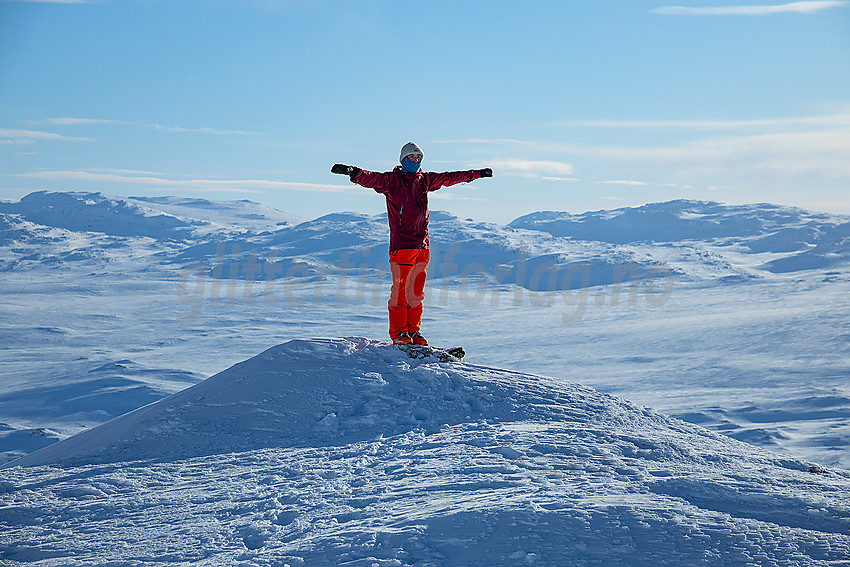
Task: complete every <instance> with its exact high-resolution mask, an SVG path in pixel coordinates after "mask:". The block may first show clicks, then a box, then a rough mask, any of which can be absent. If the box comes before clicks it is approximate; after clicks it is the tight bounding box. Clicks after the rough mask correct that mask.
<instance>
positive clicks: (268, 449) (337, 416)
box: [0, 339, 850, 566]
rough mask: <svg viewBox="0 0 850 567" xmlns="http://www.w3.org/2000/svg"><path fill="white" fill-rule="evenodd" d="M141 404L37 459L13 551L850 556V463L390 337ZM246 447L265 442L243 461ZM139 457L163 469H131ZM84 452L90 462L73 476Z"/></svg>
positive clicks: (17, 560) (348, 559) (127, 558)
mask: <svg viewBox="0 0 850 567" xmlns="http://www.w3.org/2000/svg"><path fill="white" fill-rule="evenodd" d="M207 384H212V385H213V386H215V387H214V388H212V387H205V386H206V385H207ZM435 392H441V395H437V396H435V395H434V393H435ZM311 399H312V400H313V401H314V402H315V404H313V405H310V404H307V403H305V402H307V401H309V400H311ZM227 400H229V401H227ZM270 408H275V412H274V413H272V412H271V411H270ZM211 409H215V412H216V415H217V416H218V417H220V419H217V420H216V422H215V424H214V425H215V427H213V428H211V427H210V426H211V424H210V423H208V422H204V421H202V420H199V416H205V415H209V413H208V412H209V411H210V410H211ZM134 413H135V414H136V418H134V417H133V416H134V414H129V415H128V416H124V417H122V418H119V419H117V420H114V421H113V422H110V423H108V424H105V425H104V426H101V428H100V430H101V431H102V432H101V434H100V435H99V436H98V435H93V434H95V433H97V432H96V431H92V432H90V433H89V434H87V435H88V438H89V441H87V442H86V439H85V437H86V436H81V437H78V438H76V439H72V440H69V441H66V442H64V443H60V444H57V445H53V446H51V447H48V448H47V449H45V450H43V451H42V452H40V453H36V454H33V455H32V456H31V457H30V458H29V459H30V462H31V463H38V462H39V461H42V462H50V461H55V462H57V463H59V464H60V465H61V466H55V465H54V466H43V465H42V466H36V467H30V468H26V467H13V468H11V469H9V468H7V469H5V470H4V471H3V474H4V480H3V481H2V482H0V525H2V526H3V530H2V535H0V558H2V559H3V560H4V561H8V562H11V563H10V564H12V565H18V564H21V565H23V564H30V565H40V566H53V565H119V564H120V565H147V564H170V565H189V564H191V565H269V566H272V565H293V566H294V565H366V566H372V565H382V566H384V565H396V566H399V565H418V566H426V565H433V566H437V565H440V566H454V565H456V566H465V565H469V566H473V565H482V566H483V565H494V564H498V565H564V564H570V565H606V566H608V565H623V566H640V565H761V566H764V565H813V566H814V565H846V564H848V561H850V474H848V473H847V472H844V471H841V470H836V471H819V470H817V469H815V470H814V472H811V471H810V470H809V467H810V466H811V465H810V464H808V463H805V462H804V461H800V460H796V459H789V458H785V457H782V456H779V455H776V454H773V453H770V452H767V451H761V450H759V449H756V448H753V447H752V446H750V445H747V444H744V443H740V442H737V441H734V440H731V439H729V438H727V437H725V436H722V435H718V434H715V433H711V432H709V431H708V430H704V429H702V428H700V427H698V426H694V425H690V424H687V423H685V422H681V421H678V420H674V419H670V418H668V417H666V416H664V415H662V414H659V413H657V412H655V411H653V410H650V409H648V408H640V407H638V406H634V405H633V404H630V403H628V402H626V401H625V400H620V399H617V398H613V397H610V396H607V395H604V394H599V393H597V392H595V391H593V390H592V389H590V388H587V387H584V386H579V385H575V384H564V383H559V382H556V381H553V380H551V379H547V378H543V377H539V376H532V375H524V374H521V373H516V372H508V371H503V370H498V369H494V368H489V367H482V366H478V365H471V364H463V363H441V362H438V361H437V360H436V359H435V358H433V357H429V358H425V359H409V358H407V356H406V355H404V354H403V353H402V352H400V351H399V350H398V349H396V348H395V347H392V346H388V345H386V343H378V342H375V341H367V340H364V339H335V340H321V341H294V342H291V343H287V344H285V345H281V346H280V347H275V348H273V349H270V350H269V351H267V352H266V353H263V354H262V355H259V356H257V357H255V358H254V359H251V360H249V361H246V362H245V363H242V364H240V365H237V366H235V367H233V368H231V369H229V370H227V371H225V372H222V373H221V374H219V375H217V376H215V377H213V378H211V379H210V380H208V381H207V382H206V383H202V384H200V385H198V386H195V387H193V388H190V389H189V390H186V391H184V392H181V393H179V394H176V395H174V396H172V397H171V398H167V399H165V400H163V401H162V402H159V403H157V404H154V405H153V406H148V408H146V409H143V410H139V411H137V412H134ZM139 416H141V417H139ZM258 416H266V417H267V422H266V423H265V424H264V426H267V427H269V428H272V429H275V430H276V431H278V432H279V435H275V436H270V437H263V436H262V435H260V436H255V437H254V438H253V439H251V438H250V436H249V435H245V434H246V433H248V432H256V431H257V429H258V428H259V427H260V425H261V424H260V423H259V422H258V421H257V420H256V418H257V417H258ZM128 423H130V424H132V427H127V426H126V424H128ZM375 431H384V432H385V434H379V435H377V436H375V435H373V434H374V432H375ZM93 438H94V439H95V441H91V439H93ZM240 439H242V440H244V441H245V442H248V443H257V440H258V439H259V440H260V441H259V443H260V444H262V445H266V446H265V447H259V446H257V447H254V448H253V450H250V451H237V452H226V451H228V450H229V449H232V448H233V447H235V446H238V444H239V442H240ZM81 441H82V442H81ZM292 443H296V444H304V443H308V444H310V445H312V446H301V447H299V446H288V445H291V444H292ZM157 447H158V448H159V449H158V450H157ZM125 452H129V454H133V455H145V454H146V453H148V454H149V455H150V456H151V458H149V459H143V460H133V461H122V460H118V459H121V457H122V455H123V454H124V453H125ZM193 453H195V456H191V457H186V456H184V455H189V454H193ZM78 460H81V461H83V462H85V463H86V464H78V465H76V466H73V463H74V462H75V461H78ZM62 463H65V464H62ZM819 472H820V473H822V474H818V473H819Z"/></svg>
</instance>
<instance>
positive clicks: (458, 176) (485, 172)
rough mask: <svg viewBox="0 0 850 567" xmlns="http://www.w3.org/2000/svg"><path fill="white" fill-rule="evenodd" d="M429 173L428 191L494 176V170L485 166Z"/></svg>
mask: <svg viewBox="0 0 850 567" xmlns="http://www.w3.org/2000/svg"><path fill="white" fill-rule="evenodd" d="M428 175H429V179H428V191H436V190H437V189H439V188H440V187H449V186H451V185H457V184H458V183H469V182H470V181H475V180H476V179H479V178H481V177H493V170H492V169H490V168H489V167H485V168H484V169H470V170H468V171H445V172H443V173H431V174H428Z"/></svg>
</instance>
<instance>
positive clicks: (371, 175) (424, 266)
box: [331, 142, 493, 345]
mask: <svg viewBox="0 0 850 567" xmlns="http://www.w3.org/2000/svg"><path fill="white" fill-rule="evenodd" d="M424 155H425V154H424V153H423V152H422V149H421V148H420V147H419V146H417V145H416V144H414V143H413V142H408V143H406V144H405V145H404V146H403V147H402V148H401V155H400V156H399V162H400V163H401V165H397V166H395V168H394V169H393V170H392V171H388V172H385V173H376V172H373V171H366V170H365V169H360V168H359V167H355V166H353V165H343V164H341V163H338V164H335V165H334V166H333V167H332V168H331V172H332V173H338V174H340V175H348V176H349V178H350V179H351V182H352V183H356V184H357V185H362V186H363V187H369V188H371V189H374V190H375V191H376V192H378V193H381V194H383V195H384V196H385V197H386V199H387V218H388V220H389V224H390V270H391V271H392V276H393V285H392V290H391V291H390V300H389V303H388V308H389V317H390V338H392V341H393V343H395V344H399V345H405V344H411V343H412V344H417V345H427V344H428V341H427V340H425V337H423V336H422V334H421V333H420V332H419V327H420V325H421V323H422V299H423V298H424V297H425V276H426V274H427V272H428V261H429V260H430V258H431V254H430V245H431V244H430V239H429V237H428V192H429V191H436V190H437V189H439V188H440V187H448V186H450V185H455V184H457V183H468V182H470V181H474V180H476V179H478V178H480V177H493V170H492V169H490V168H489V167H488V168H485V169H471V170H468V171H448V172H444V173H432V172H423V171H420V166H421V164H422V158H423V157H424Z"/></svg>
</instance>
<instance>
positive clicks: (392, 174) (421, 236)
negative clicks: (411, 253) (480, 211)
mask: <svg viewBox="0 0 850 567" xmlns="http://www.w3.org/2000/svg"><path fill="white" fill-rule="evenodd" d="M479 177H481V173H480V172H479V171H478V170H475V169H472V170H469V171H447V172H444V173H433V172H423V171H420V172H419V173H405V172H403V171H402V170H401V166H400V165H397V166H396V167H395V169H393V170H392V171H388V172H386V173H375V172H373V171H366V170H365V169H363V170H360V173H358V174H357V175H355V176H354V177H352V178H351V181H352V182H354V183H357V184H358V185H362V186H363V187H370V188H372V189H374V190H375V191H376V192H378V193H381V194H383V195H384V196H385V197H386V198H387V217H388V219H389V222H390V252H395V251H396V250H402V249H405V248H429V247H430V246H431V243H430V239H429V237H428V191H436V190H437V189H439V188H440V187H448V186H449V185H455V184H457V183H467V182H469V181H474V180H476V179H478V178H479Z"/></svg>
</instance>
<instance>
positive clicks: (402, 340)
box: [393, 331, 413, 345]
mask: <svg viewBox="0 0 850 567" xmlns="http://www.w3.org/2000/svg"><path fill="white" fill-rule="evenodd" d="M412 342H413V339H412V338H411V337H410V334H409V333H408V332H407V331H402V332H400V333H398V334H397V335H396V336H394V337H393V344H394V345H409V344H411V343H412Z"/></svg>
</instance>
